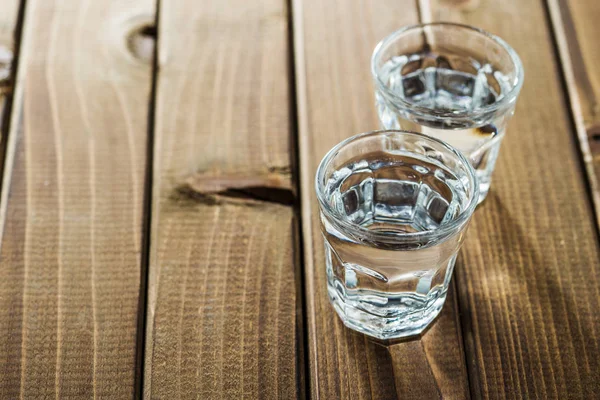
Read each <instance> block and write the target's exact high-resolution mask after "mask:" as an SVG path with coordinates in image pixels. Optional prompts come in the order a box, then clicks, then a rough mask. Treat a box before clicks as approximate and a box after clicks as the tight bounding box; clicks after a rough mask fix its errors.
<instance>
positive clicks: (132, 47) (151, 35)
mask: <svg viewBox="0 0 600 400" xmlns="http://www.w3.org/2000/svg"><path fill="white" fill-rule="evenodd" d="M155 43H156V27H155V26H154V25H151V24H145V25H142V26H138V27H137V28H135V29H133V30H132V31H131V32H130V33H129V35H128V38H127V47H128V49H129V51H130V52H131V54H133V56H134V57H135V58H137V59H138V60H140V61H144V62H147V63H150V62H152V57H153V56H154V45H155Z"/></svg>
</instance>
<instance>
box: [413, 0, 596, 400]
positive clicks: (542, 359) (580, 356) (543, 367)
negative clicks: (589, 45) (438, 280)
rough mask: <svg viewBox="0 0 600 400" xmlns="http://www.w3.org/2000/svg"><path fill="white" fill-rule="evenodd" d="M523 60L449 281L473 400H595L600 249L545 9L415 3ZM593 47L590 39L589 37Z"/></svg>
mask: <svg viewBox="0 0 600 400" xmlns="http://www.w3.org/2000/svg"><path fill="white" fill-rule="evenodd" d="M422 5H424V6H425V7H424V8H423V11H424V12H423V15H424V16H428V17H432V19H433V20H444V21H448V20H450V21H458V22H463V23H469V24H475V25H477V26H479V27H481V28H483V29H486V30H488V31H491V32H493V33H495V34H498V35H500V36H501V37H503V38H504V39H505V40H507V41H508V43H510V44H511V45H513V46H514V48H515V49H516V51H517V52H518V53H519V55H520V56H521V58H522V61H523V64H524V68H525V84H524V86H523V90H522V93H521V96H520V99H519V102H518V105H517V110H516V113H515V117H514V119H513V120H512V121H511V123H510V124H509V127H508V132H507V136H506V138H505V139H504V141H503V144H502V150H501V151H500V158H499V161H498V164H497V166H496V172H495V174H494V182H493V184H492V189H491V192H490V194H489V196H488V198H487V200H486V201H485V203H483V204H482V205H481V206H480V207H479V208H478V210H477V212H476V213H475V217H474V219H473V222H472V225H471V227H470V231H469V233H470V236H469V240H467V242H466V243H465V246H464V247H463V253H462V254H463V257H462V261H461V266H460V268H458V270H457V272H458V275H457V278H458V279H457V283H458V287H459V298H460V301H459V304H460V305H461V315H463V316H464V319H463V322H464V323H463V333H464V336H465V339H466V340H465V343H466V351H467V360H468V365H469V367H470V376H471V381H470V382H471V384H472V385H471V386H472V393H473V395H474V397H476V398H509V399H511V398H527V399H528V398H545V399H550V398H560V399H563V398H573V399H584V398H585V399H590V398H598V396H600V361H599V360H600V352H599V350H600V348H599V343H598V341H599V336H598V332H600V315H599V314H598V312H597V310H599V309H600V296H599V294H600V293H599V291H600V286H599V283H600V256H599V254H600V249H599V246H598V236H597V233H596V230H595V226H594V225H595V224H594V219H593V210H592V207H591V204H590V201H589V197H588V193H587V192H586V186H585V177H584V173H583V171H582V169H581V164H580V161H579V151H578V149H577V141H576V138H575V133H574V132H573V130H572V126H571V123H570V120H569V115H568V106H567V104H566V101H565V100H566V99H565V98H566V93H563V91H562V88H561V82H560V81H561V79H560V76H559V74H560V70H559V68H558V60H557V58H556V57H555V54H554V49H553V47H552V32H551V30H550V27H549V21H548V20H547V15H546V10H545V9H544V4H543V2H523V1H520V0H506V1H502V2H464V1H460V2H459V1H449V0H431V2H428V1H425V2H422ZM590 40H593V39H592V38H591V37H590Z"/></svg>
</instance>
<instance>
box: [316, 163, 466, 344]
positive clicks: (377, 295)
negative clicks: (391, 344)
mask: <svg viewBox="0 0 600 400" xmlns="http://www.w3.org/2000/svg"><path fill="white" fill-rule="evenodd" d="M417 157H418V156H417V155H414V154H411V155H405V154H402V153H401V152H399V153H389V152H384V151H377V152H373V153H369V154H365V155H362V156H360V157H358V158H356V159H354V160H350V161H349V162H348V163H347V164H345V165H344V166H343V167H341V168H339V169H338V170H337V171H335V172H333V174H332V175H331V178H330V179H329V180H328V182H327V185H326V188H325V193H326V195H327V197H328V199H329V202H330V205H331V207H332V208H333V209H336V210H337V211H338V213H339V214H341V215H342V218H343V219H344V220H345V221H346V222H348V223H352V224H357V225H360V226H362V227H364V228H366V229H367V230H368V231H370V232H385V233H387V234H389V235H390V236H391V237H393V236H394V235H405V234H407V233H409V234H410V233H415V232H423V231H435V230H436V229H438V228H439V227H440V226H442V225H444V224H446V223H448V222H450V221H452V220H453V219H454V218H456V217H457V216H458V215H459V214H460V213H461V212H462V211H463V210H464V208H465V207H466V204H465V202H466V199H467V197H468V196H467V195H466V194H465V188H464V185H463V182H462V181H461V180H460V179H459V178H458V177H456V176H455V175H453V174H452V173H451V172H450V171H448V170H447V169H445V168H444V167H443V166H441V165H437V164H434V163H432V162H428V161H426V160H425V159H421V158H417ZM321 220H322V229H323V234H324V237H325V253H326V265H327V278H328V292H329V296H330V300H331V302H332V304H333V305H334V307H335V309H336V311H337V312H338V314H339V315H340V316H341V317H342V320H344V322H345V324H346V325H348V326H349V327H351V328H353V329H356V330H359V331H362V332H364V333H367V334H369V335H371V336H375V337H378V338H381V339H386V338H390V337H399V336H408V335H412V334H417V333H420V332H421V331H422V330H423V329H424V328H425V327H426V326H427V325H428V324H429V323H430V322H431V321H432V320H433V319H434V318H435V317H436V316H437V314H438V313H439V311H440V310H441V308H442V306H443V304H444V300H445V297H446V292H447V290H448V283H449V281H450V277H451V275H452V270H453V267H454V262H455V259H456V253H457V251H458V248H459V247H460V243H461V242H462V238H463V236H464V235H463V233H462V231H459V232H456V233H455V234H453V235H452V236H450V237H449V238H446V239H445V240H443V241H440V242H436V241H431V240H430V239H427V238H424V239H423V241H422V242H418V241H417V242H414V243H409V244H402V243H390V242H378V241H377V240H371V239H369V237H368V235H367V236H364V237H358V236H356V235H354V234H350V233H343V232H342V231H343V229H340V228H339V225H338V226H337V227H336V226H335V224H332V223H331V222H330V221H329V220H328V219H327V218H326V217H325V216H323V215H322V218H321Z"/></svg>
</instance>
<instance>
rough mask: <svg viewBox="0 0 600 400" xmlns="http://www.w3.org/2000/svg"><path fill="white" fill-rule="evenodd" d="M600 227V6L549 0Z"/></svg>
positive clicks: (590, 0) (589, 1)
mask: <svg viewBox="0 0 600 400" xmlns="http://www.w3.org/2000/svg"><path fill="white" fill-rule="evenodd" d="M547 4H548V8H549V10H550V15H551V17H552V23H553V26H554V35H555V38H556V42H557V44H558V50H559V54H560V58H561V61H562V70H563V73H564V77H565V80H566V82H567V90H568V93H569V98H570V100H571V114H572V115H573V120H574V121H575V127H576V131H577V136H578V138H579V145H580V147H581V151H582V153H583V161H584V163H585V167H586V172H587V174H588V179H589V184H590V187H591V193H592V199H593V201H594V206H595V208H596V223H597V224H598V226H599V227H600V103H599V100H598V99H600V72H598V71H597V69H596V68H595V66H596V65H598V62H600V46H598V45H597V44H596V43H595V41H596V38H598V37H600V26H599V25H598V20H599V19H600V3H598V2H597V1H594V0H583V1H582V0H579V1H571V0H547Z"/></svg>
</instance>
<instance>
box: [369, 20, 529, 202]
mask: <svg viewBox="0 0 600 400" xmlns="http://www.w3.org/2000/svg"><path fill="white" fill-rule="evenodd" d="M371 71H372V74H373V78H374V82H375V98H376V106H377V111H378V113H379V119H380V121H381V124H382V126H383V127H384V128H385V129H407V130H411V131H416V132H421V133H424V134H426V135H429V136H433V137H435V138H438V139H441V140H443V141H445V142H447V143H449V144H450V145H452V146H454V147H455V148H457V149H459V150H460V151H461V152H462V153H463V154H464V155H465V157H467V158H468V159H469V161H470V162H471V164H472V165H473V167H474V168H475V170H476V172H477V177H478V178H479V185H480V199H479V202H481V201H483V199H484V198H485V197H486V196H487V193H488V191H489V188H490V184H491V177H492V172H493V171H494V165H495V163H496V159H497V157H498V152H499V150H500V143H501V142H502V139H503V137H504V133H505V131H506V125H507V123H508V121H509V119H510V118H511V117H512V115H513V112H514V108H515V103H516V101H517V97H518V95H519V91H520V89H521V86H522V83H523V66H522V65H521V60H520V59H519V56H518V55H517V53H516V52H515V51H514V50H513V49H512V48H511V47H510V46H509V45H508V44H507V43H506V42H505V41H504V40H502V39H500V38H499V37H497V36H494V35H492V34H490V33H487V32H485V31H482V30H480V29H477V28H473V27H470V26H466V25H459V24H452V23H432V24H422V25H414V26H409V27H406V28H403V29H400V30H399V31H397V32H394V33H393V34H391V35H390V36H388V37H387V38H385V39H383V40H382V41H381V42H380V43H379V44H378V45H377V46H376V47H375V50H374V52H373V57H372V59H371Z"/></svg>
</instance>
